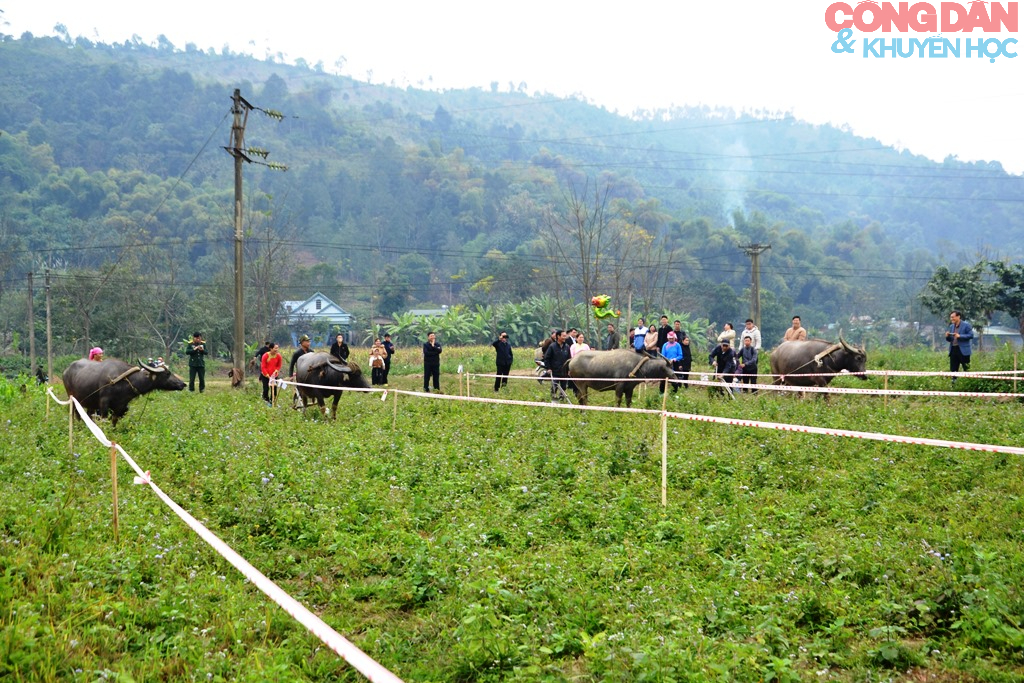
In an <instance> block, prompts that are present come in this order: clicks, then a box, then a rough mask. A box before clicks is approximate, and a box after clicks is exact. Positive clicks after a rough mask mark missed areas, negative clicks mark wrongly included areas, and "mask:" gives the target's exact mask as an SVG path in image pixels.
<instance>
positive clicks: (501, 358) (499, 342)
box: [491, 339, 512, 365]
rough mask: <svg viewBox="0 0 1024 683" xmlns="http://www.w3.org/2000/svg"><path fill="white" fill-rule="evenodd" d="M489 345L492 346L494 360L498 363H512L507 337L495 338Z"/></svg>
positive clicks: (510, 346) (510, 348)
mask: <svg viewBox="0 0 1024 683" xmlns="http://www.w3.org/2000/svg"><path fill="white" fill-rule="evenodd" d="M491 346H493V347H494V352H495V357H494V361H495V362H496V363H497V364H498V365H512V345H511V344H509V343H508V340H507V339H495V340H494V342H493V343H492V344H491Z"/></svg>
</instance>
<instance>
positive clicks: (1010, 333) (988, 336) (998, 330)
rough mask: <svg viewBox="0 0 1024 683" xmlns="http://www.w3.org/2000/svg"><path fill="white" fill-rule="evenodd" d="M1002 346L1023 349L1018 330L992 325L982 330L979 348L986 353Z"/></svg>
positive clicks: (1023, 344)
mask: <svg viewBox="0 0 1024 683" xmlns="http://www.w3.org/2000/svg"><path fill="white" fill-rule="evenodd" d="M1003 344H1009V345H1010V348H1011V349H1020V348H1022V347H1024V340H1022V339H1021V338H1020V330H1015V329H1013V328H1011V327H1003V326H1002V325H992V326H991V327H986V328H983V329H982V332H981V347H982V348H984V349H985V350H986V351H994V350H996V349H998V348H999V347H1000V346H1002V345H1003Z"/></svg>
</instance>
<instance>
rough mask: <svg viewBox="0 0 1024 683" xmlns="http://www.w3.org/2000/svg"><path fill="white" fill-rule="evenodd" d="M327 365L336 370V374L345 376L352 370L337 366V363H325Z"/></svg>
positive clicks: (345, 366) (347, 367) (344, 366)
mask: <svg viewBox="0 0 1024 683" xmlns="http://www.w3.org/2000/svg"><path fill="white" fill-rule="evenodd" d="M327 364H328V365H330V366H331V367H332V368H333V369H335V370H337V371H338V372H341V373H344V374H346V375H347V374H349V373H351V372H352V368H350V367H349V366H347V365H338V364H337V363H333V362H331V361H327Z"/></svg>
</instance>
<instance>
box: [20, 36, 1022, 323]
mask: <svg viewBox="0 0 1024 683" xmlns="http://www.w3.org/2000/svg"><path fill="white" fill-rule="evenodd" d="M0 64H2V65H3V71H4V74H5V75H4V78H2V79H0V204H2V207H3V208H2V209H0V211H2V214H0V218H2V224H0V236H2V237H3V238H4V239H5V241H7V243H8V244H15V245H17V246H18V247H19V248H18V249H14V250H12V254H10V255H8V256H6V257H2V258H0V268H2V269H3V273H2V275H3V277H4V281H5V282H8V283H9V282H13V281H15V280H16V278H17V277H19V273H23V272H24V271H25V270H26V269H27V268H29V267H30V265H31V263H30V262H31V260H32V259H37V260H38V259H39V258H41V255H44V254H45V255H47V258H51V260H52V257H54V256H55V257H57V258H59V259H61V262H62V263H65V264H67V266H68V267H81V268H101V267H102V266H103V263H104V259H106V258H108V257H110V255H111V253H113V252H112V251H111V250H113V249H114V248H115V247H118V246H119V245H123V244H129V243H137V242H138V240H140V239H144V240H145V241H147V242H149V243H153V242H159V241H160V240H162V239H167V240H172V239H173V240H184V241H186V242H187V245H186V247H185V248H184V249H180V250H178V251H177V253H178V254H182V253H184V254H187V255H188V256H189V258H188V259H187V262H186V263H183V264H180V265H179V267H181V268H184V269H186V270H185V273H184V274H186V275H187V276H188V278H189V279H192V278H195V281H200V280H201V279H202V278H203V277H206V278H210V277H213V276H214V275H216V274H217V273H219V272H220V271H221V270H222V269H223V268H224V267H225V263H224V258H223V250H224V246H225V244H226V240H225V238H226V236H227V235H228V234H229V232H228V230H229V229H230V225H231V211H232V202H231V193H232V190H233V184H232V164H231V158H230V157H229V156H228V155H227V154H225V153H224V151H223V149H221V147H223V146H224V145H227V144H228V141H229V133H230V123H231V120H230V116H229V110H230V105H231V101H230V96H231V93H232V91H233V89H234V88H239V89H240V90H241V92H242V95H243V97H245V98H246V99H247V100H248V101H249V102H251V103H252V104H253V105H255V106H256V107H258V108H262V109H265V110H274V111H278V112H281V113H282V114H283V115H284V118H283V120H281V121H280V122H278V121H276V120H274V119H272V118H267V117H264V116H261V115H260V112H259V111H254V112H252V114H251V115H250V116H249V120H248V123H247V129H246V143H247V145H251V146H254V147H260V148H264V149H266V150H268V151H269V152H270V156H269V158H268V159H269V161H271V162H277V163H280V164H285V165H287V166H288V168H289V171H288V172H287V173H278V172H272V171H270V170H268V169H266V168H264V167H257V166H247V167H246V171H245V173H246V187H247V192H248V195H249V197H250V202H249V206H250V207H251V208H252V209H253V211H252V213H251V216H250V217H249V218H248V219H247V220H248V221H249V229H250V233H251V234H253V235H263V236H264V237H265V240H264V243H263V244H264V246H265V247H266V248H267V249H268V250H269V249H270V247H269V246H267V245H277V246H283V247H285V248H286V249H285V250H286V251H287V252H288V254H289V256H290V258H291V259H292V260H291V261H287V260H281V261H279V262H278V263H279V264H281V266H282V268H281V269H279V270H278V271H276V272H278V274H279V276H280V282H276V281H275V282H269V284H268V286H270V285H272V286H273V291H274V292H275V293H276V294H278V295H280V297H283V298H295V297H299V295H300V293H301V292H303V291H308V290H310V288H311V287H323V288H326V289H329V290H330V291H329V292H325V293H328V294H329V295H332V294H333V295H335V296H339V297H340V298H342V299H345V300H354V301H365V302H367V303H368V304H369V303H370V302H371V300H372V298H373V297H376V296H378V295H379V293H380V292H381V290H382V287H383V285H382V284H381V283H382V282H384V283H389V282H390V283H392V284H396V285H400V286H398V289H399V290H400V292H399V293H400V294H401V295H400V296H396V297H393V298H392V299H387V300H386V302H385V301H374V302H373V306H376V308H373V307H371V308H370V310H371V311H373V312H377V313H379V312H385V313H388V312H391V311H393V310H400V309H401V308H402V307H404V306H408V305H411V304H415V303H420V302H422V303H439V302H442V301H444V302H445V303H447V302H449V301H455V302H458V301H467V300H468V301H473V300H477V301H484V302H494V301H496V300H498V299H501V298H506V299H513V300H514V299H516V298H520V299H521V298H526V297H529V296H533V295H537V294H542V293H550V292H551V291H552V289H557V288H559V287H564V289H565V291H564V292H563V293H564V294H565V295H567V296H568V297H570V298H571V297H572V295H573V294H574V293H575V294H576V295H579V294H581V292H578V291H575V290H574V287H575V285H574V284H573V282H572V277H570V271H571V265H570V264H567V263H561V264H559V262H558V258H556V255H554V252H553V250H552V248H551V244H550V243H551V241H552V239H551V235H550V234H549V231H548V229H549V228H550V226H551V225H552V224H553V220H552V215H555V216H556V217H557V216H558V215H559V214H563V217H564V214H565V213H566V211H567V200H566V196H567V195H571V194H572V192H573V190H574V189H575V191H576V192H578V193H580V194H582V195H583V197H584V198H589V199H591V200H592V199H593V193H594V192H595V191H598V190H600V191H603V192H605V193H606V197H607V199H608V200H609V202H610V203H609V209H614V216H615V220H617V221H619V225H618V227H617V229H618V230H619V232H618V233H616V234H618V235H626V234H627V233H628V232H629V230H633V237H632V238H630V239H632V240H633V241H630V240H629V239H627V240H625V242H623V241H622V240H619V241H618V242H619V243H620V244H623V243H628V245H629V247H630V251H629V253H628V254H622V253H619V254H616V248H617V247H616V246H615V245H602V246H601V247H600V249H601V250H602V253H605V254H606V255H608V256H610V257H616V256H617V257H618V258H619V260H620V261H622V260H623V259H641V260H642V263H640V262H639V261H637V262H636V263H634V266H635V267H633V268H630V269H629V270H630V271H632V272H629V273H626V274H625V275H626V276H628V277H625V278H624V279H621V280H620V279H616V281H615V283H614V287H615V291H614V292H613V294H615V295H618V296H621V297H625V296H627V295H633V296H634V297H636V298H638V299H640V300H642V301H643V302H644V303H645V304H646V305H649V306H651V307H652V308H653V307H659V308H660V307H673V310H679V309H680V308H683V307H686V308H690V309H694V310H695V312H699V313H700V314H701V315H708V316H711V317H712V318H714V317H715V316H717V315H720V316H729V317H735V316H736V315H742V314H745V312H746V305H745V303H744V300H743V291H744V288H745V287H746V286H747V283H748V282H749V267H750V262H749V260H748V259H747V257H746V256H744V255H743V253H742V251H740V250H739V249H738V248H737V247H738V245H741V244H745V243H750V242H762V243H771V244H772V249H771V251H770V252H768V253H767V254H766V255H765V257H764V259H763V277H764V281H763V286H764V288H765V290H766V294H767V296H768V298H769V305H776V306H777V307H778V309H779V311H780V314H781V311H783V310H789V309H791V308H793V307H803V308H804V309H805V310H812V311H815V312H816V313H817V314H819V317H820V318H821V319H823V320H824V319H838V318H839V317H841V316H844V315H849V314H852V313H865V312H867V313H873V314H875V315H883V314H889V313H892V314H894V315H895V314H896V313H897V312H899V313H900V314H901V315H903V314H905V313H906V311H907V309H908V308H909V307H911V306H912V299H913V297H914V296H915V295H916V292H917V290H918V289H919V288H920V286H921V284H923V282H924V281H925V280H926V279H927V277H928V276H929V275H930V273H931V269H932V267H933V266H934V265H935V263H937V262H939V261H943V260H948V259H956V258H957V257H958V256H960V255H961V254H963V255H966V256H973V255H974V254H975V252H976V251H977V250H978V249H985V248H988V249H990V250H991V251H990V253H991V254H992V255H996V254H998V255H1001V256H1011V257H1019V256H1021V255H1022V253H1024V212H1022V211H1021V207H1022V203H1024V181H1022V179H1021V177H1020V176H1010V175H1008V174H1006V173H1005V172H1004V171H1003V170H1002V168H1001V167H1000V166H999V165H998V164H995V163H992V164H980V163H974V164H968V163H962V162H959V161H956V160H953V159H949V160H946V161H945V162H944V163H941V164H939V163H934V162H931V161H929V160H927V159H925V158H923V157H919V156H914V155H912V154H910V153H907V152H900V151H897V150H894V149H892V148H890V147H886V146H884V145H882V144H880V143H879V142H878V141H876V140H870V139H864V138H860V137H857V136H855V135H852V134H851V133H849V132H847V131H844V130H840V129H837V128H834V127H831V126H813V125H809V124H807V123H804V122H801V121H798V120H795V119H794V118H792V117H791V116H788V115H786V114H784V113H771V112H759V113H757V114H756V115H753V114H748V113H743V114H740V113H735V112H732V111H723V110H715V109H710V108H685V109H677V110H672V111H659V112H646V113H633V114H632V115H631V116H623V115H620V114H618V113H613V112H608V111H606V110H604V109H602V108H599V107H595V106H593V105H590V104H588V103H587V102H585V101H584V100H582V99H572V98H570V99H565V98H556V97H552V96H547V95H544V94H542V93H532V94H528V93H527V89H528V88H527V85H526V84H508V83H506V84H500V83H494V84H493V85H492V87H491V88H490V89H486V90H485V89H472V90H459V91H447V92H443V93H437V92H432V91H429V90H426V89H423V88H421V87H411V86H410V87H404V88H399V87H393V86H388V85H382V84H371V83H368V82H366V81H360V80H357V79H354V78H350V77H345V76H337V75H332V74H328V73H325V72H324V70H323V69H322V67H321V65H312V66H310V65H306V64H300V65H298V66H291V65H285V64H282V63H276V62H275V61H273V60H265V61H260V60H256V59H253V58H251V57H247V56H242V55H237V54H232V53H230V52H226V51H224V52H221V53H214V52H213V51H212V50H207V51H203V50H200V49H197V48H195V46H192V45H189V46H186V47H185V48H177V47H175V46H173V45H171V44H170V43H168V42H166V41H163V40H162V41H160V43H159V44H158V45H156V46H147V45H143V44H140V43H138V42H134V43H126V44H123V45H113V46H110V45H103V44H94V43H91V42H90V41H88V40H84V39H81V38H79V39H75V40H71V39H69V38H65V39H59V38H34V37H32V36H28V35H25V36H22V37H20V38H18V37H13V36H3V37H2V39H0ZM611 213H612V212H611V211H610V212H609V215H611ZM253 216H254V217H253ZM556 222H557V221H556ZM612 227H615V226H614V225H613V226H612ZM261 230H262V231H263V232H262V233H261V232H260V231H261ZM609 234H610V233H609ZM637 235H639V238H637ZM89 247H95V248H94V249H89ZM561 258H563V259H564V258H565V255H564V254H563V255H562V257H561ZM286 263H287V267H284V265H285V264H286ZM545 263H553V264H554V266H553V268H554V270H555V271H556V272H557V270H558V268H559V267H561V268H562V270H563V272H565V273H566V276H565V277H560V276H559V275H557V274H552V275H544V274H543V269H544V267H545V266H543V265H542V264H545ZM317 267H319V268H320V269H319V270H317ZM645 271H651V272H645ZM654 271H657V272H654ZM618 275H621V273H620V274H617V275H616V277H618ZM487 278H491V280H489V281H488V280H487ZM494 283H500V286H497V287H495V286H493V285H494ZM474 284H476V285H477V287H476V288H473V287H472V286H473V285H474ZM596 284H597V285H599V286H603V287H605V288H609V289H610V288H611V287H612V283H611V282H610V281H608V280H601V279H600V278H598V280H597V281H596ZM346 287H348V289H345V288H346ZM474 297H476V298H475V299H474ZM272 298H273V297H272V296H271V297H269V298H268V299H267V301H266V305H268V306H270V305H272V302H271V301H270V299H272ZM350 305H352V304H350ZM388 309H391V310H388ZM696 309H700V310H699V311H697V310H696Z"/></svg>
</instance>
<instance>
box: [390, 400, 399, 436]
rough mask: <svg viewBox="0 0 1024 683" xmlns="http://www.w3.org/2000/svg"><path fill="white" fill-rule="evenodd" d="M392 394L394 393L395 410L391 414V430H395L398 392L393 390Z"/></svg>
mask: <svg viewBox="0 0 1024 683" xmlns="http://www.w3.org/2000/svg"><path fill="white" fill-rule="evenodd" d="M394 394H395V412H394V413H393V414H392V416H391V431H395V428H396V427H397V426H398V392H397V391H396V392H394Z"/></svg>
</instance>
